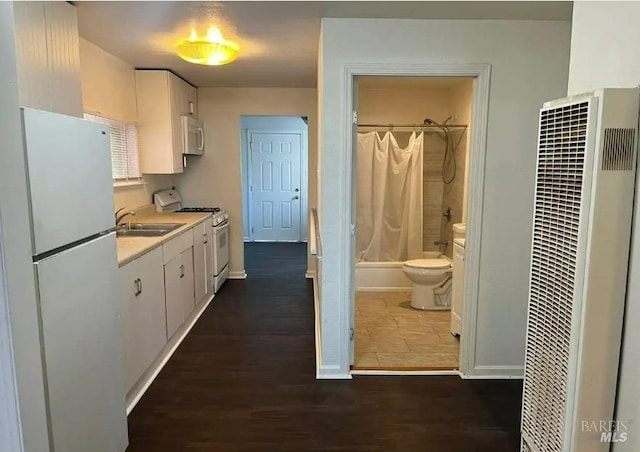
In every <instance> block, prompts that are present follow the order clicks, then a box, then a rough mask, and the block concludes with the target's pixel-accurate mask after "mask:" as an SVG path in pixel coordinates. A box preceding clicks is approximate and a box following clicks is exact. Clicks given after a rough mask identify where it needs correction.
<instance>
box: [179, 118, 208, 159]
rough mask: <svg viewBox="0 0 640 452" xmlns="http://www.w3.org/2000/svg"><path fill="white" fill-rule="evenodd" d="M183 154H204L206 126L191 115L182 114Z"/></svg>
mask: <svg viewBox="0 0 640 452" xmlns="http://www.w3.org/2000/svg"><path fill="white" fill-rule="evenodd" d="M182 139H183V143H184V147H183V148H182V153H183V154H188V155H202V154H204V128H203V125H202V121H201V120H199V119H198V118H196V117H194V116H190V115H182Z"/></svg>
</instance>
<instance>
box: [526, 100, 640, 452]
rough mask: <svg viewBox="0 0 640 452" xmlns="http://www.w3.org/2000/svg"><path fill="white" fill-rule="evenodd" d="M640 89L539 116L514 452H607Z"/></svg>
mask: <svg viewBox="0 0 640 452" xmlns="http://www.w3.org/2000/svg"><path fill="white" fill-rule="evenodd" d="M639 106H640V89H623V88H607V89H602V90H597V91H594V92H592V93H587V94H584V95H581V96H575V97H571V98H566V99H559V100H557V101H552V102H548V103H546V104H545V105H544V107H543V108H542V109H541V111H540V118H539V136H538V155H537V173H536V186H535V200H534V212H533V213H534V218H533V238H532V248H531V268H530V281H529V311H528V318H527V343H526V347H525V353H526V356H525V366H524V370H525V374H524V388H523V403H522V443H521V452H608V451H609V446H610V444H608V443H606V442H602V441H601V440H600V435H599V434H598V433H594V432H590V431H588V430H589V429H585V428H584V421H587V422H589V421H596V422H600V421H605V422H606V421H613V420H614V412H615V397H616V385H617V377H618V366H619V357H620V344H621V337H622V323H623V318H624V304H625V295H626V284H627V270H628V265H629V247H630V238H631V223H632V214H633V202H634V191H635V175H636V171H635V168H636V159H637V150H636V149H637V137H638V132H637V130H638V114H639V112H638V109H639Z"/></svg>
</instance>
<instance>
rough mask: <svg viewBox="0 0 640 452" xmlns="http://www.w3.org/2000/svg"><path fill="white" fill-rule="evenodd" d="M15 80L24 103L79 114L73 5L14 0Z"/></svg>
mask: <svg viewBox="0 0 640 452" xmlns="http://www.w3.org/2000/svg"><path fill="white" fill-rule="evenodd" d="M14 9H15V26H16V50H17V60H18V84H19V89H20V103H21V105H23V106H25V107H32V108H37V109H39V110H46V111H53V112H56V113H63V114H66V115H70V116H77V117H80V118H81V117H82V113H83V110H82V84H81V81H80V44H79V38H78V17H77V13H76V8H75V7H74V6H73V5H71V4H69V3H67V2H14Z"/></svg>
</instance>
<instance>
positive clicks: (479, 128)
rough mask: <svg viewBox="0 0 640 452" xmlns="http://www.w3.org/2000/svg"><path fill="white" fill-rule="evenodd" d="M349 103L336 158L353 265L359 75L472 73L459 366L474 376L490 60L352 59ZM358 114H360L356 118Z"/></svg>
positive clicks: (345, 301) (344, 259)
mask: <svg viewBox="0 0 640 452" xmlns="http://www.w3.org/2000/svg"><path fill="white" fill-rule="evenodd" d="M342 68H343V71H342V75H343V81H342V83H341V85H342V88H343V99H344V104H343V108H342V115H341V118H339V120H340V123H341V124H342V136H341V138H342V142H343V146H344V149H345V152H344V153H342V155H341V160H340V161H339V162H337V167H338V171H339V173H340V175H341V179H342V184H341V187H340V188H341V191H342V192H343V193H342V195H343V196H341V197H342V199H343V201H342V203H341V205H342V215H341V219H342V221H341V222H340V227H339V231H338V235H339V240H340V243H341V249H342V250H344V251H343V252H342V253H340V259H341V267H342V268H344V269H350V268H353V267H354V262H355V236H354V235H353V234H352V227H353V225H352V224H351V216H352V209H353V207H354V206H353V204H354V193H353V180H354V178H355V174H356V171H355V170H356V168H355V152H354V122H355V121H354V119H356V118H354V113H353V112H354V111H355V110H354V100H355V99H356V97H355V95H356V94H357V93H354V91H355V88H354V87H355V86H357V85H356V79H357V78H358V77H363V76H385V77H425V78H428V77H465V78H473V79H474V80H473V97H472V98H473V105H472V113H471V124H472V127H471V134H470V142H469V149H470V152H469V154H470V155H469V162H468V165H469V170H468V174H469V177H468V183H467V184H468V185H467V208H466V216H465V218H466V222H467V233H466V238H467V241H466V246H465V272H464V279H465V289H464V294H463V298H464V309H463V319H462V328H461V329H462V334H461V335H460V370H459V374H460V376H461V377H462V378H473V376H474V370H475V357H476V333H477V328H476V326H477V321H478V296H479V282H480V257H481V256H480V255H481V247H480V242H481V238H482V215H483V205H484V185H485V183H484V180H485V178H484V175H485V166H486V153H487V128H488V119H489V89H490V78H491V65H490V64H464V63H461V64H456V63H451V64H439V63H434V64H430V63H426V64H388V63H384V64H382V63H380V64H378V63H350V64H344V65H343V66H342ZM356 120H357V119H356ZM354 273H355V272H354V271H345V272H342V281H338V284H339V286H340V287H342V294H341V295H342V296H341V297H340V298H341V300H340V301H341V302H340V305H341V309H340V320H341V323H342V325H341V330H342V332H343V333H342V334H341V341H342V346H341V353H340V355H341V357H342V362H343V366H344V369H345V370H348V375H351V368H350V365H351V348H352V342H353V341H352V339H351V334H350V333H351V329H352V328H353V327H354V322H355V319H354V317H355V316H354V306H355V280H354Z"/></svg>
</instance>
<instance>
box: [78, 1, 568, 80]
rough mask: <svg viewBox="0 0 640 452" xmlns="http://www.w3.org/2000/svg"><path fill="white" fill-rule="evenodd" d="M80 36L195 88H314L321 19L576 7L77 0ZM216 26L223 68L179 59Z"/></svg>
mask: <svg viewBox="0 0 640 452" xmlns="http://www.w3.org/2000/svg"><path fill="white" fill-rule="evenodd" d="M75 5H76V6H77V8H78V21H79V27H80V35H81V36H82V37H83V38H85V39H87V40H89V41H91V42H93V43H94V44H96V45H98V46H99V47H101V48H102V49H104V50H106V51H107V52H109V53H111V54H113V55H115V56H117V57H118V58H120V59H122V60H124V61H126V62H128V63H129V64H131V65H133V66H135V67H137V68H165V69H171V70H173V71H174V72H176V73H178V74H180V75H181V76H182V77H184V78H185V79H187V80H188V81H190V82H191V83H193V84H194V85H196V86H199V87H200V86H220V87H315V86H316V67H317V53H318V38H319V33H320V19H321V18H322V17H345V18H396V19H408V18H410V19H512V20H571V13H572V2H551V1H542V2H517V1H515V2H511V1H507V2H502V1H497V2H480V1H450V2H441V1H433V2H430V1H409V2H405V1H366V2H365V1H355V2H353V1H330V2H324V1H297V2H280V1H262V2H244V1H228V2H182V1H164V2H152V1H149V2H147V1H143V2H126V1H123V2H121V1H78V2H75ZM211 25H215V26H217V27H218V28H219V29H220V30H221V31H222V34H223V35H224V37H225V38H227V39H231V40H234V41H236V42H238V43H239V45H240V57H239V58H238V59H237V60H236V61H235V62H233V63H231V64H229V65H226V66H211V67H207V66H198V65H194V64H190V63H187V62H185V61H182V60H181V59H180V58H179V57H177V56H176V54H175V44H176V42H177V41H179V40H181V39H185V38H187V37H188V36H189V33H190V31H191V28H192V27H195V28H196V30H197V31H198V33H199V34H200V35H204V34H205V33H206V30H207V28H208V27H209V26H211Z"/></svg>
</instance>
